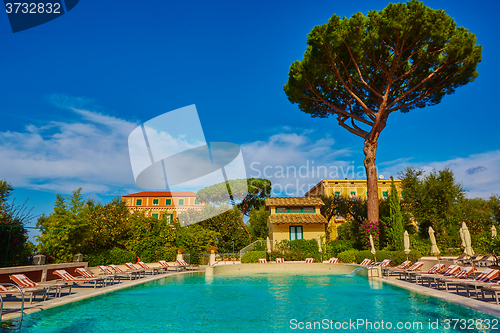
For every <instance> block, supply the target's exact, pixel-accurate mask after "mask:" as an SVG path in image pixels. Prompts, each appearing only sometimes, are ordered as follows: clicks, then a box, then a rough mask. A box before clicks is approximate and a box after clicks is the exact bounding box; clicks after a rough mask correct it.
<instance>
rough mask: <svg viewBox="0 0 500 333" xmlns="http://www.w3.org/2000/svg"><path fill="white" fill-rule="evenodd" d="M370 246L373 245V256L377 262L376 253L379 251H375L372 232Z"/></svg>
mask: <svg viewBox="0 0 500 333" xmlns="http://www.w3.org/2000/svg"><path fill="white" fill-rule="evenodd" d="M370 247H371V250H370V252H371V253H372V254H373V258H374V259H375V262H377V257H376V256H375V253H377V251H375V245H373V237H372V234H370Z"/></svg>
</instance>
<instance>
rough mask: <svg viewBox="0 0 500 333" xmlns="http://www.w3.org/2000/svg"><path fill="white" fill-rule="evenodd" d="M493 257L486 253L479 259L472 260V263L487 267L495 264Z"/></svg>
mask: <svg viewBox="0 0 500 333" xmlns="http://www.w3.org/2000/svg"><path fill="white" fill-rule="evenodd" d="M495 261H496V259H495V257H494V256H493V255H492V254H487V255H485V256H484V257H482V258H481V259H479V260H474V265H475V266H478V267H488V266H491V265H493V264H495Z"/></svg>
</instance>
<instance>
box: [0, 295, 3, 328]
mask: <svg viewBox="0 0 500 333" xmlns="http://www.w3.org/2000/svg"><path fill="white" fill-rule="evenodd" d="M0 303H1V305H0V323H1V322H2V315H3V298H2V295H1V294H0Z"/></svg>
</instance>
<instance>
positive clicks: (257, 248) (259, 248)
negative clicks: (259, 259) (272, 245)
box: [253, 241, 267, 251]
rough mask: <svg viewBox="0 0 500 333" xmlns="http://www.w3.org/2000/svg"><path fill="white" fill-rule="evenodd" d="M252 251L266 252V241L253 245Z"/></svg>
mask: <svg viewBox="0 0 500 333" xmlns="http://www.w3.org/2000/svg"><path fill="white" fill-rule="evenodd" d="M253 251H267V241H264V242H258V243H255V246H254V248H253Z"/></svg>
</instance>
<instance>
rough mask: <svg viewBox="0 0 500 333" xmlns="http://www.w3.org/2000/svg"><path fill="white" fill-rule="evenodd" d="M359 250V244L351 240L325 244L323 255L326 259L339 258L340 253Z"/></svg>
mask: <svg viewBox="0 0 500 333" xmlns="http://www.w3.org/2000/svg"><path fill="white" fill-rule="evenodd" d="M352 249H357V243H356V242H355V241H350V240H336V241H330V242H327V243H326V244H325V249H324V250H323V254H324V256H325V258H332V257H337V256H338V254H339V253H340V252H344V251H347V250H352Z"/></svg>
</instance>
